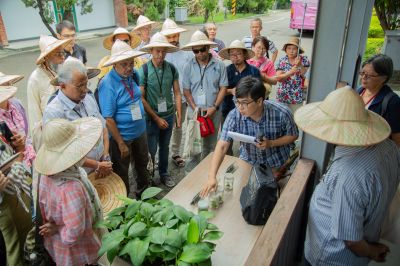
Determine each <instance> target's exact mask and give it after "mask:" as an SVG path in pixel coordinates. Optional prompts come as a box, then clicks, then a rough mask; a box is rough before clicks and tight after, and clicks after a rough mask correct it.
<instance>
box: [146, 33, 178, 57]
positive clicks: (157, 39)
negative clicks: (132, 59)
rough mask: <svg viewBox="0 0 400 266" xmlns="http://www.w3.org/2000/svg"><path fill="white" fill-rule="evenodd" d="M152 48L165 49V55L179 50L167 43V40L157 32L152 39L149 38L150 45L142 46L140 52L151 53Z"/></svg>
mask: <svg viewBox="0 0 400 266" xmlns="http://www.w3.org/2000/svg"><path fill="white" fill-rule="evenodd" d="M152 48H165V51H166V52H167V53H173V52H176V51H178V50H179V48H178V47H176V46H174V45H172V44H170V43H169V42H168V41H167V38H166V37H165V36H164V35H162V34H161V33H159V32H157V33H156V34H154V35H153V37H151V39H150V43H149V44H147V45H145V46H143V47H142V49H140V51H143V52H145V53H151V51H150V50H151V49H152Z"/></svg>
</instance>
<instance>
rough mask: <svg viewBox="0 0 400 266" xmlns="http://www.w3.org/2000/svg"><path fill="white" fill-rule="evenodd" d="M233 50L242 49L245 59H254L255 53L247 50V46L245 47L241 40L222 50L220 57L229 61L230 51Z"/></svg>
mask: <svg viewBox="0 0 400 266" xmlns="http://www.w3.org/2000/svg"><path fill="white" fill-rule="evenodd" d="M231 49H242V50H243V51H244V52H243V53H244V59H245V60H247V59H250V58H253V57H254V52H253V51H252V50H251V49H247V48H246V46H245V45H244V43H243V42H242V41H239V40H234V41H233V42H231V44H230V45H229V47H226V48H224V49H222V50H221V51H220V52H219V53H218V54H219V56H220V57H222V58H224V59H227V60H229V59H230V57H229V50H231Z"/></svg>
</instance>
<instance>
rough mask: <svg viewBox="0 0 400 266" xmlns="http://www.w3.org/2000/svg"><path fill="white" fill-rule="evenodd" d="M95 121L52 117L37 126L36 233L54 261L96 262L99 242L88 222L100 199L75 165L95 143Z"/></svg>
mask: <svg viewBox="0 0 400 266" xmlns="http://www.w3.org/2000/svg"><path fill="white" fill-rule="evenodd" d="M101 132H102V124H101V121H100V120H99V119H97V118H94V117H85V118H80V119H77V120H75V121H73V122H70V121H68V120H65V119H54V120H52V121H50V122H48V123H47V124H46V125H45V127H44V130H43V144H42V146H41V147H40V150H39V152H38V154H37V158H36V163H35V168H36V170H37V171H38V172H39V173H40V174H41V176H40V177H39V180H38V182H39V191H38V198H39V209H38V211H40V213H41V215H42V218H43V225H41V226H40V227H39V233H40V234H41V235H42V236H43V238H44V246H45V248H46V250H47V251H48V253H49V254H50V256H51V258H52V259H53V260H54V262H55V263H56V264H57V265H63V266H68V265H90V264H96V263H97V252H98V250H99V248H100V241H99V239H98V238H97V235H96V233H95V232H94V230H93V225H94V223H96V222H97V221H98V220H100V219H102V211H101V207H100V206H101V205H100V201H99V199H98V196H97V193H96V191H95V189H94V187H93V186H92V185H91V183H90V181H89V180H88V178H87V176H86V172H85V171H84V170H83V169H82V168H81V166H82V164H83V162H84V158H85V156H86V155H87V154H88V152H89V151H90V150H91V149H92V148H93V147H94V146H95V145H96V143H97V142H98V141H99V139H100V136H101Z"/></svg>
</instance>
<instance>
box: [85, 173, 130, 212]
mask: <svg viewBox="0 0 400 266" xmlns="http://www.w3.org/2000/svg"><path fill="white" fill-rule="evenodd" d="M88 178H89V180H90V181H91V182H92V184H93V186H94V187H95V188H96V190H97V194H98V195H99V198H100V202H101V205H102V206H103V212H104V216H106V215H107V213H109V212H110V211H112V210H113V209H115V208H118V207H120V206H121V205H123V204H124V203H123V202H122V201H120V200H119V199H117V197H116V196H117V195H122V196H126V195H127V192H126V187H125V183H124V181H123V180H122V179H121V177H119V176H118V175H117V174H115V173H111V174H109V175H108V176H105V177H102V178H96V173H95V172H93V173H91V174H90V175H89V176H88Z"/></svg>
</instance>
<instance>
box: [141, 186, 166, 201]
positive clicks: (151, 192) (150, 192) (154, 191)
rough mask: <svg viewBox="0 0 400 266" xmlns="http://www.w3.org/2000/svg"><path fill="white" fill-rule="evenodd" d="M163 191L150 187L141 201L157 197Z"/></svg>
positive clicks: (144, 192) (143, 194)
mask: <svg viewBox="0 0 400 266" xmlns="http://www.w3.org/2000/svg"><path fill="white" fill-rule="evenodd" d="M161 191H162V189H161V188H159V187H149V188H147V189H146V190H145V191H143V193H142V196H141V199H142V200H147V199H150V198H152V197H154V196H156V195H157V194H158V193H160V192H161Z"/></svg>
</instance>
